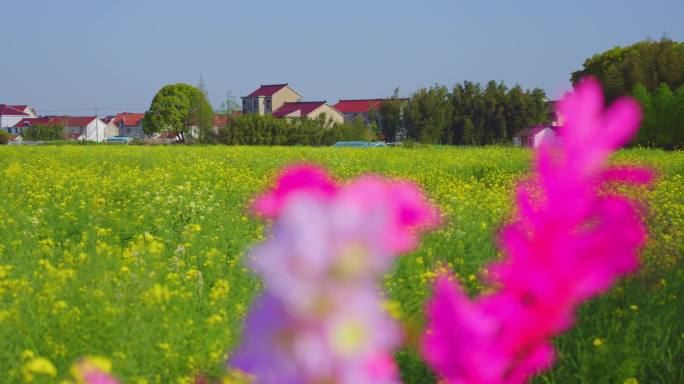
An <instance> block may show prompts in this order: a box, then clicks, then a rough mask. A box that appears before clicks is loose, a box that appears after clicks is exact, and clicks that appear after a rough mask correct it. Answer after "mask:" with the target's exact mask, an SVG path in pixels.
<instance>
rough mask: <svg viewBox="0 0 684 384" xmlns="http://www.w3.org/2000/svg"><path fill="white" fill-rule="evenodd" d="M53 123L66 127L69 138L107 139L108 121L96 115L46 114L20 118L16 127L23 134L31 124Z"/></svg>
mask: <svg viewBox="0 0 684 384" xmlns="http://www.w3.org/2000/svg"><path fill="white" fill-rule="evenodd" d="M38 124H40V125H53V126H57V127H61V128H63V129H64V133H65V136H66V138H67V139H68V140H77V141H95V142H98V143H100V142H103V141H105V139H106V137H107V136H106V129H107V123H105V122H104V121H102V120H101V119H98V118H97V117H95V116H45V117H38V118H24V119H21V120H19V121H18V122H17V123H16V124H15V125H14V129H15V130H16V131H17V132H18V134H21V131H22V129H24V128H25V127H29V126H31V125H38Z"/></svg>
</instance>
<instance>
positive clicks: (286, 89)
mask: <svg viewBox="0 0 684 384" xmlns="http://www.w3.org/2000/svg"><path fill="white" fill-rule="evenodd" d="M301 100H302V96H300V95H299V93H297V92H295V90H294V89H292V88H290V86H289V85H288V84H287V83H285V84H267V85H263V84H262V85H261V86H260V87H259V88H257V89H256V90H254V91H253V92H252V93H250V94H249V95H247V96H243V97H242V113H258V114H260V115H269V114H271V113H272V112H273V111H275V110H277V109H279V108H280V107H282V106H283V104H285V103H292V102H297V101H301Z"/></svg>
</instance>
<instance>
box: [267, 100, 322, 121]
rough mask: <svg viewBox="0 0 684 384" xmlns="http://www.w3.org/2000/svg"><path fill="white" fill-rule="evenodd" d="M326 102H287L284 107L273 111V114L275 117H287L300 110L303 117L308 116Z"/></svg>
mask: <svg viewBox="0 0 684 384" xmlns="http://www.w3.org/2000/svg"><path fill="white" fill-rule="evenodd" d="M323 104H325V101H297V102H292V103H285V104H283V106H282V107H280V108H278V109H276V110H275V111H273V113H272V115H273V116H275V117H285V116H287V115H289V114H291V113H294V112H297V111H299V113H300V116H301V117H306V116H308V115H309V113H311V112H313V111H314V110H315V109H316V108H318V107H320V106H321V105H323Z"/></svg>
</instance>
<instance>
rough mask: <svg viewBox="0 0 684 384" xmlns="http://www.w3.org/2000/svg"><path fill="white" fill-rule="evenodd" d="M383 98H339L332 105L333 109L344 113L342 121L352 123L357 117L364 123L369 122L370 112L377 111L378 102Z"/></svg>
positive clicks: (378, 108) (378, 107)
mask: <svg viewBox="0 0 684 384" xmlns="http://www.w3.org/2000/svg"><path fill="white" fill-rule="evenodd" d="M383 100H384V99H356V100H340V101H339V102H337V104H335V105H334V107H335V109H337V110H338V111H340V112H342V113H343V114H344V122H345V123H352V122H354V120H356V119H357V118H359V117H360V118H362V119H363V122H364V124H366V125H368V124H370V112H371V111H379V110H380V104H382V101H383Z"/></svg>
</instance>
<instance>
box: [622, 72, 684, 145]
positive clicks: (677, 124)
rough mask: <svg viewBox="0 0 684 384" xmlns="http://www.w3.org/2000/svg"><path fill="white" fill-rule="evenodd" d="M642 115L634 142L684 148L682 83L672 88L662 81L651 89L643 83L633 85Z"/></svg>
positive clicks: (683, 92)
mask: <svg viewBox="0 0 684 384" xmlns="http://www.w3.org/2000/svg"><path fill="white" fill-rule="evenodd" d="M632 95H633V96H634V98H635V99H636V100H637V101H639V103H640V104H641V109H642V112H643V119H642V123H641V128H640V129H639V133H638V134H637V137H636V139H635V141H634V143H635V144H638V145H644V146H649V147H661V148H668V149H673V148H684V85H682V86H680V87H679V88H678V89H677V90H676V91H675V92H673V91H672V89H670V87H669V86H668V85H667V84H665V83H663V84H660V86H658V87H657V88H656V89H655V90H654V91H653V92H649V91H648V89H646V87H645V86H644V85H643V84H639V85H637V86H636V87H635V88H634V91H633V93H632Z"/></svg>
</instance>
